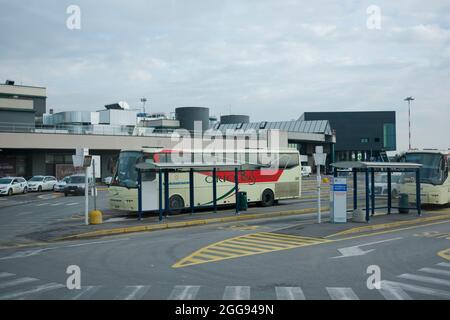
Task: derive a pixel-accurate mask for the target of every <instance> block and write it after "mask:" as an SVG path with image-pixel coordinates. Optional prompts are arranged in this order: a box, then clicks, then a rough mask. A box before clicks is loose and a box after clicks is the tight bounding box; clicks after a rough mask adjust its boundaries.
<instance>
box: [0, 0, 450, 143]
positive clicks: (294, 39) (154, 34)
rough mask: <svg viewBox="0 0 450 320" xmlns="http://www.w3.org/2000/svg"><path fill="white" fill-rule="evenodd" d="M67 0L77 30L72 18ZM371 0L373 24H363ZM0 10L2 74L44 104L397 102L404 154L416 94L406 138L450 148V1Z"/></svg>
mask: <svg viewBox="0 0 450 320" xmlns="http://www.w3.org/2000/svg"><path fill="white" fill-rule="evenodd" d="M72 4H74V5H78V6H79V7H80V9H81V29H79V30H70V29H68V28H67V26H66V20H67V19H68V17H69V15H68V14H67V13H66V10H67V7H68V6H69V5H72ZM371 5H376V6H378V7H379V8H380V9H381V28H380V29H373V28H368V27H367V19H369V18H371V17H373V16H372V15H370V14H368V13H367V8H368V7H369V6H371ZM0 10H1V12H2V14H1V15H0V80H1V81H4V80H6V79H12V80H16V82H17V83H18V84H20V83H23V84H24V85H38V86H45V87H47V95H48V101H47V108H48V109H49V108H54V109H55V110H56V111H61V110H98V109H101V108H102V107H103V106H104V105H105V104H107V103H112V102H117V101H127V102H128V103H129V104H130V105H131V106H133V107H140V106H141V104H140V102H139V100H140V98H141V97H144V96H145V97H147V99H148V100H149V103H148V106H149V109H150V111H151V112H156V111H164V112H172V111H173V110H174V108H175V107H177V106H207V107H210V108H211V111H212V112H211V113H212V114H213V115H217V116H219V115H221V114H229V113H230V111H231V113H238V114H248V115H250V117H251V120H252V121H262V120H291V119H297V118H298V117H299V116H300V115H301V114H302V113H303V112H305V111H342V110H346V111H352V110H395V111H397V136H398V149H399V150H403V149H405V148H406V147H407V136H408V134H407V105H406V102H404V101H403V99H404V98H405V97H406V96H410V95H412V96H414V97H415V98H416V101H414V103H413V147H437V148H450V141H449V139H450V134H449V127H450V121H449V120H450V2H449V1H448V0H442V1H440V0H430V1H423V0H410V1H406V0H396V1H381V0H380V1H378V0H374V1H353V0H340V1H332V0H330V1H324V0H314V1H294V0H284V1H277V0H273V1H272V0H271V1H263V0H254V1H253V0H252V1H245V0H236V1H235V0H222V1H216V0H184V1H181V0H161V1H156V0H150V1H149V0H130V1H119V0H108V1H98V0H96V1H87V0H86V1H81V0H80V1H75V0H72V1H64V0H39V1H37V0H36V1H24V0H22V1H20V0H18V1H10V0H0ZM370 21H373V20H370ZM147 111H148V110H147ZM349 125H351V124H349Z"/></svg>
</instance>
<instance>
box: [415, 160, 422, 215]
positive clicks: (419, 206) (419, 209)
mask: <svg viewBox="0 0 450 320" xmlns="http://www.w3.org/2000/svg"><path fill="white" fill-rule="evenodd" d="M416 205H417V214H418V215H419V216H420V215H422V199H421V194H420V169H419V168H417V169H416Z"/></svg>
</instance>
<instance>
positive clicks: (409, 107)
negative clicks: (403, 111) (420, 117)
mask: <svg viewBox="0 0 450 320" xmlns="http://www.w3.org/2000/svg"><path fill="white" fill-rule="evenodd" d="M414 100H415V99H414V98H413V97H406V98H405V101H408V131H409V149H408V150H411V101H414Z"/></svg>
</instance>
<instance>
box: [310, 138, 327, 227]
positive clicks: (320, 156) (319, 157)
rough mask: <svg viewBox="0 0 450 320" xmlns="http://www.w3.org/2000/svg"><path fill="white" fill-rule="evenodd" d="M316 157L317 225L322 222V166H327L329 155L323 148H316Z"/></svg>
mask: <svg viewBox="0 0 450 320" xmlns="http://www.w3.org/2000/svg"><path fill="white" fill-rule="evenodd" d="M313 156H314V162H315V164H316V167H317V223H321V222H322V217H321V212H320V211H321V209H322V208H321V198H320V193H321V183H322V181H321V180H322V177H321V175H320V166H325V164H326V160H327V154H326V153H323V147H322V146H316V153H314V154H313Z"/></svg>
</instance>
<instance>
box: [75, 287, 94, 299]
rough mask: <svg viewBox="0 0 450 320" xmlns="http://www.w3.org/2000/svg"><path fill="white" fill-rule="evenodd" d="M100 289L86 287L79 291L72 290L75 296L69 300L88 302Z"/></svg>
mask: <svg viewBox="0 0 450 320" xmlns="http://www.w3.org/2000/svg"><path fill="white" fill-rule="evenodd" d="M100 288H101V286H86V287H81V290H73V291H75V292H77V294H76V295H75V296H73V297H72V298H70V300H80V299H83V300H88V299H89V298H90V297H91V296H92V295H93V294H94V293H95V292H97V291H98V289H100Z"/></svg>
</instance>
